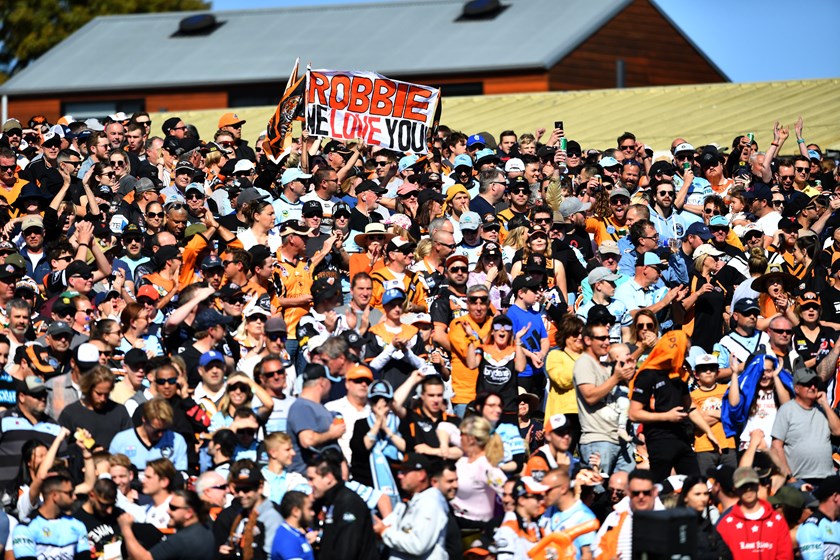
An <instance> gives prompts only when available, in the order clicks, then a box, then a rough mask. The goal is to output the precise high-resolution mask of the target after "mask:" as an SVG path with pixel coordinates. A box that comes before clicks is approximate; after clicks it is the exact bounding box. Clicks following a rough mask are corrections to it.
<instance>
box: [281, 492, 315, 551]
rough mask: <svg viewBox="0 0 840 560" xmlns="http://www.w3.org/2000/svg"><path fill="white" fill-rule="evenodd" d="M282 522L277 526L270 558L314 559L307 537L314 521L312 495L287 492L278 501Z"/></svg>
mask: <svg viewBox="0 0 840 560" xmlns="http://www.w3.org/2000/svg"><path fill="white" fill-rule="evenodd" d="M280 515H282V516H283V523H281V524H280V527H278V528H277V533H276V534H275V536H274V543H273V544H272V545H271V560H292V559H293V558H299V559H300V560H315V556H314V553H313V551H312V546H311V545H310V544H309V540H308V538H307V535H308V533H309V532H310V531H311V530H312V525H313V522H314V521H315V512H314V511H313V509H312V496H308V495H306V494H304V493H303V492H294V491H293V492H288V493H287V494H286V495H285V496H284V497H283V501H282V502H280Z"/></svg>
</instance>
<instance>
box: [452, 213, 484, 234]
mask: <svg viewBox="0 0 840 560" xmlns="http://www.w3.org/2000/svg"><path fill="white" fill-rule="evenodd" d="M458 224H459V225H460V226H461V231H464V230H473V231H474V230H477V229H478V228H479V226H481V218H480V217H479V215H478V214H477V213H476V212H464V213H463V214H461V220H460V221H459V222H458Z"/></svg>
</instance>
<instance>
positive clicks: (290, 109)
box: [263, 58, 306, 160]
mask: <svg viewBox="0 0 840 560" xmlns="http://www.w3.org/2000/svg"><path fill="white" fill-rule="evenodd" d="M299 66H300V59H299V58H298V59H297V60H295V66H294V68H292V73H291V74H290V75H289V81H288V82H286V90H285V91H284V92H283V96H282V97H281V98H280V103H278V104H277V109H275V110H274V114H273V115H272V116H271V119H270V120H269V121H268V127H267V128H266V136H265V140H264V141H263V149H264V150H265V152H266V154H268V156H269V157H271V158H272V159H274V160H277V158H278V157H279V156H280V154H281V153H282V152H283V150H285V149H286V148H287V147H288V146H289V145H290V144H291V141H292V137H291V135H290V134H289V133H290V132H291V130H292V123H293V122H294V121H303V105H304V95H305V93H306V74H304V75H303V76H300V77H298V67H299Z"/></svg>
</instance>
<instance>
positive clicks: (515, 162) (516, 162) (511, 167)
mask: <svg viewBox="0 0 840 560" xmlns="http://www.w3.org/2000/svg"><path fill="white" fill-rule="evenodd" d="M512 171H525V164H524V163H523V162H522V160H521V159H519V158H510V159H509V160H507V163H505V173H510V172H512Z"/></svg>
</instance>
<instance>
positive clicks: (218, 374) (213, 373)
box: [193, 350, 227, 417]
mask: <svg viewBox="0 0 840 560" xmlns="http://www.w3.org/2000/svg"><path fill="white" fill-rule="evenodd" d="M226 373H227V368H226V366H225V356H224V354H222V353H221V352H219V351H218V350H209V351H207V352H205V353H204V354H202V355H201V358H199V360H198V376H199V377H200V378H201V382H200V383H199V384H198V385H197V386H196V387H195V390H194V391H193V399H194V400H195V402H197V403H198V405H199V406H200V407H201V408H202V409H203V410H204V412H205V413H207V414H208V415H209V416H211V417H212V416H213V415H214V414H215V413H216V412H217V411H218V407H219V401H221V400H222V397H223V396H224V394H225V386H226V383H225V376H226Z"/></svg>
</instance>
